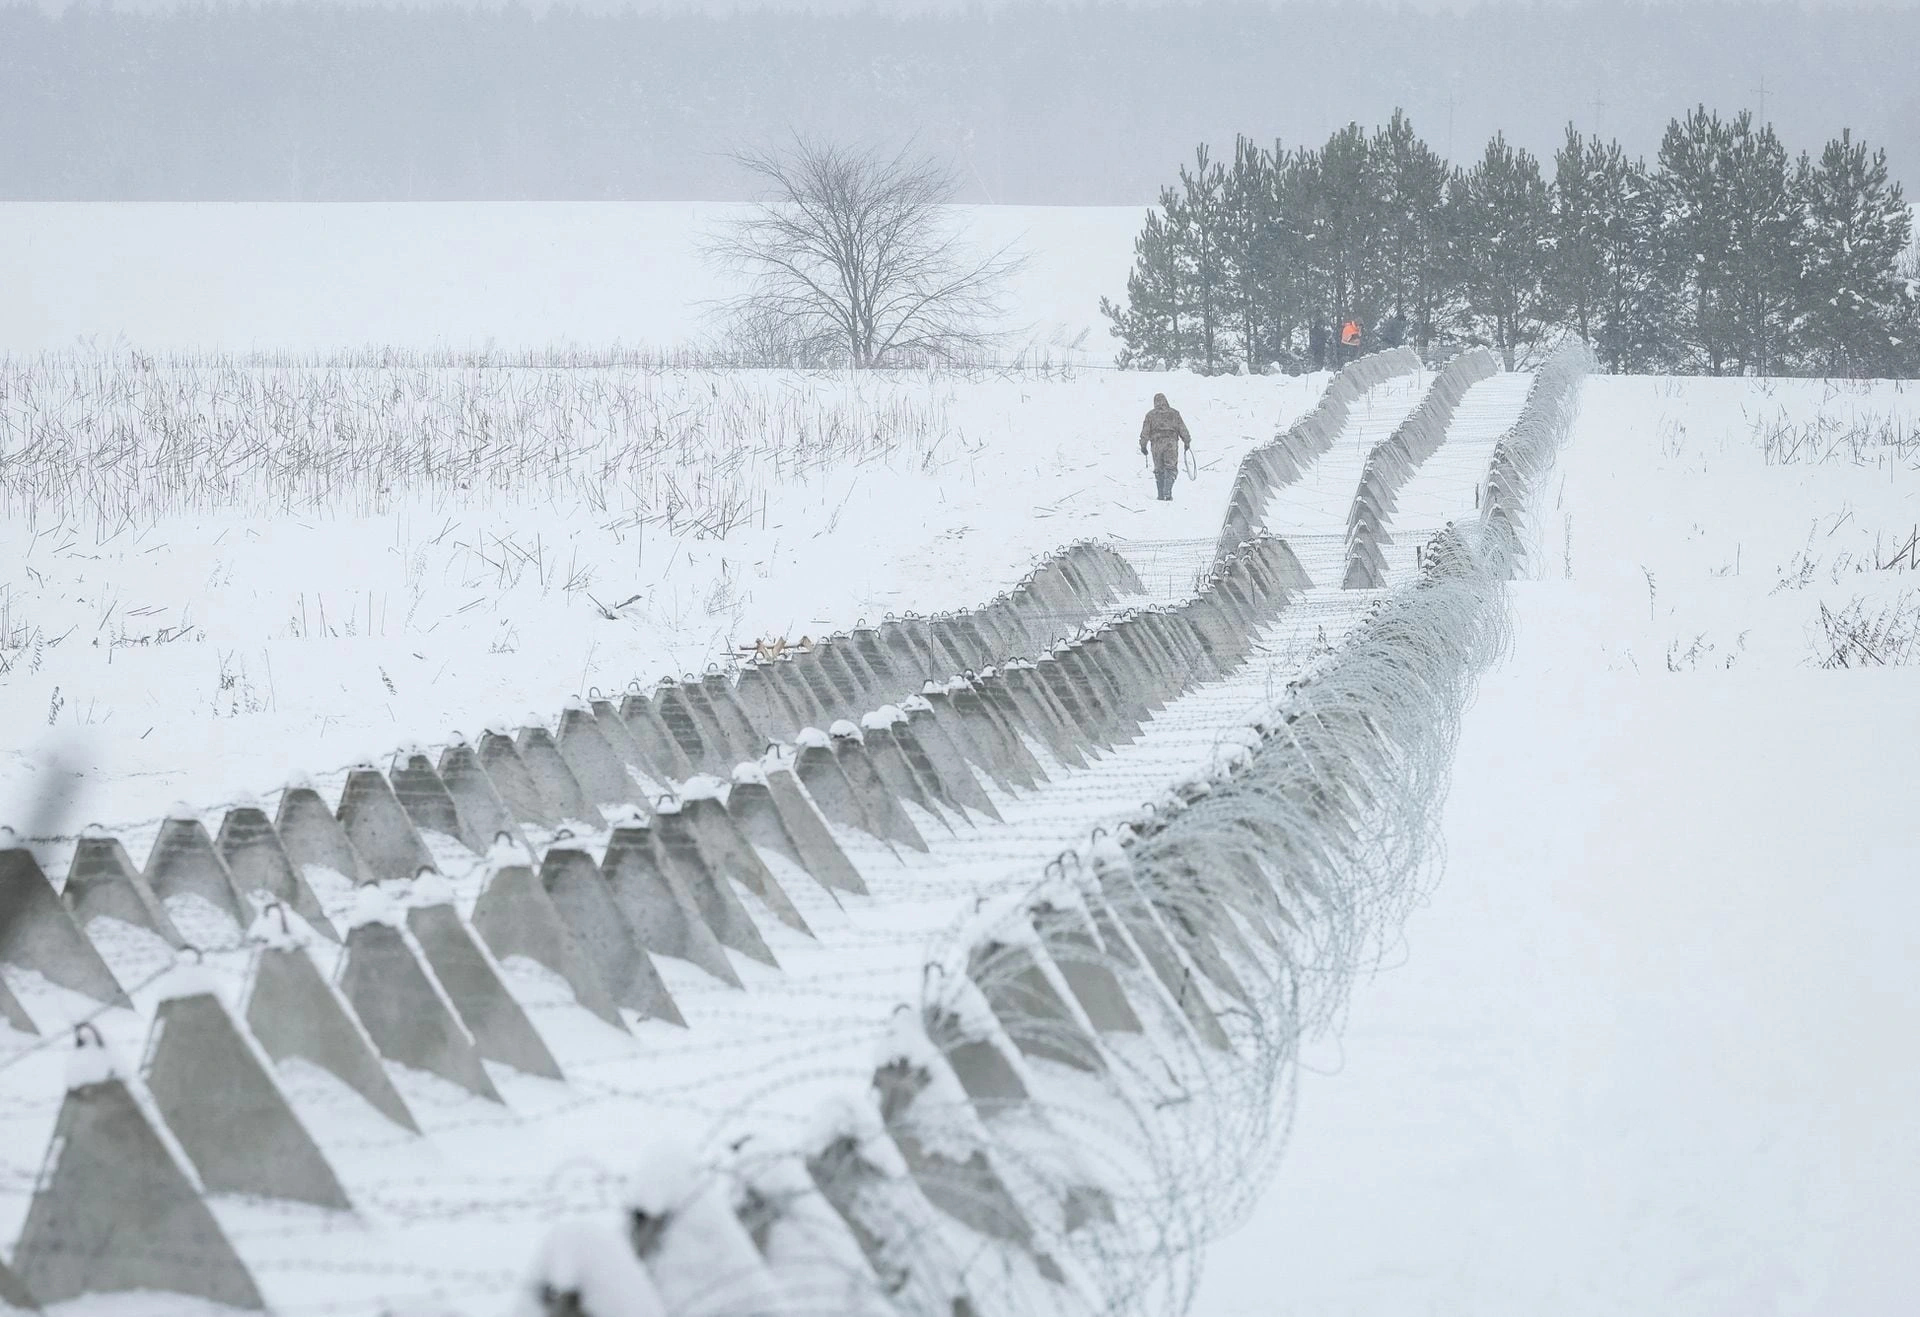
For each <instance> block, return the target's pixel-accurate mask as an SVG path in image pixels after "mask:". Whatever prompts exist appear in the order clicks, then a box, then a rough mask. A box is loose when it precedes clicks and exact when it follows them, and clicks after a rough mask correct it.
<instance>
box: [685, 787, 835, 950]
mask: <svg viewBox="0 0 1920 1317" xmlns="http://www.w3.org/2000/svg"><path fill="white" fill-rule="evenodd" d="M680 816H681V817H682V818H683V819H685V820H686V822H687V825H688V826H689V827H690V828H691V829H692V830H693V835H694V837H695V838H696V839H697V840H698V842H699V845H700V849H701V851H702V852H703V853H704V854H705V855H706V857H707V862H708V863H709V864H710V865H711V866H712V867H713V869H714V871H715V872H717V873H722V874H725V875H726V876H727V877H728V878H731V879H732V880H733V881H735V882H737V883H739V884H740V885H741V886H742V887H745V888H746V889H747V890H748V891H750V892H752V893H753V894H754V895H755V896H757V897H759V898H760V899H761V900H762V901H764V902H766V905H767V909H769V910H771V911H772V912H773V916H774V918H776V919H778V920H779V921H780V922H781V923H783V924H785V925H786V926H787V927H789V928H791V929H793V930H794V931H796V932H800V933H805V934H806V935H807V936H808V937H812V936H813V930H812V929H811V928H808V927H807V921H806V920H805V919H803V918H802V917H801V915H800V910H799V908H798V907H797V906H795V905H794V903H793V900H792V898H791V897H789V896H788V895H787V892H786V889H785V888H783V887H781V886H780V882H779V880H778V879H777V878H775V877H774V876H773V871H772V870H770V869H768V868H767V866H766V865H765V864H764V863H763V862H762V861H761V859H760V857H759V856H758V855H756V854H754V852H753V847H752V846H750V845H749V844H748V843H747V839H746V837H745V835H744V834H742V832H741V830H740V827H739V825H738V824H737V823H736V822H735V821H734V819H733V815H732V811H731V810H730V809H729V808H728V807H727V806H726V805H723V804H721V803H720V801H719V799H718V798H717V797H714V796H696V797H690V798H689V799H687V800H685V801H683V802H681V806H680Z"/></svg>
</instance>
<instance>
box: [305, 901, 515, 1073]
mask: <svg viewBox="0 0 1920 1317" xmlns="http://www.w3.org/2000/svg"><path fill="white" fill-rule="evenodd" d="M340 988H341V991H342V992H343V993H344V994H345V996H346V998H347V1001H348V1002H349V1003H350V1004H351V1005H352V1007H353V1010H354V1014H356V1015H358V1016H359V1017H360V1022H361V1023H362V1024H364V1025H365V1026H366V1029H367V1034H368V1036H369V1037H371V1038H372V1039H373V1045H374V1047H375V1048H376V1049H378V1050H379V1052H380V1055H381V1056H384V1057H385V1058H386V1059H387V1060H389V1061H397V1062H399V1063H400V1064H401V1065H408V1066H412V1067H413V1068H414V1069H416V1070H425V1071H427V1072H428V1073H429V1074H435V1075H438V1076H440V1077H441V1078H442V1079H445V1080H448V1081H449V1082H451V1083H454V1084H458V1085H459V1086H460V1087H461V1088H464V1089H466V1090H467V1091H468V1092H469V1093H472V1094H474V1095H475V1096H476V1097H482V1098H485V1099H487V1100H488V1101H489V1102H501V1101H503V1099H502V1098H501V1096H500V1092H499V1090H498V1089H496V1088H495V1087H494V1086H493V1080H492V1079H490V1078H488V1077H487V1071H486V1067H485V1066H483V1065H482V1064H481V1063H480V1053H479V1052H478V1051H477V1050H476V1049H475V1047H474V1044H473V1038H472V1036H471V1035H469V1034H468V1033H467V1031H466V1029H465V1027H464V1026H462V1025H461V1023H460V1021H459V1019H458V1018H457V1017H456V1016H455V1015H454V1012H453V1007H452V1006H451V1005H450V1004H449V1002H448V1001H447V998H446V996H445V994H444V993H443V992H442V991H441V990H440V987H439V985H438V984H436V983H435V982H434V980H433V978H432V977H431V974H430V972H429V971H428V970H427V968H426V967H425V966H424V965H422V964H421V963H420V959H419V957H417V956H416V955H414V952H413V948H412V947H410V946H408V945H407V939H406V937H405V935H404V934H402V933H401V931H400V930H399V929H397V928H395V927H393V926H392V925H391V924H385V923H379V922H370V923H364V924H361V925H360V926H359V927H358V928H355V929H354V930H353V931H352V932H350V933H348V934H347V952H346V956H345V958H344V959H343V960H342V962H341V966H340Z"/></svg>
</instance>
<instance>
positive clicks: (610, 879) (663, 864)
mask: <svg viewBox="0 0 1920 1317" xmlns="http://www.w3.org/2000/svg"><path fill="white" fill-rule="evenodd" d="M656 821H657V820H656ZM601 871H602V872H603V873H604V874H605V875H606V882H607V885H608V887H609V889H610V890H611V891H612V893H613V896H614V899H615V900H617V901H618V902H619V903H620V909H621V910H622V911H623V912H625V914H626V917H627V921H628V922H629V923H630V924H631V925H632V926H633V931H634V934H635V935H636V936H637V937H638V938H639V939H640V944H641V945H642V946H644V947H645V948H646V949H647V950H648V951H650V952H652V953H653V954H654V955H656V956H674V957H677V958H679V959H681V960H684V961H686V962H687V963H688V964H691V965H696V966H698V967H699V968H701V969H703V970H705V971H706V972H707V973H709V974H711V975H713V976H714V977H715V978H717V979H719V980H720V981H721V982H722V983H725V984H727V985H728V986H729V987H734V988H737V987H740V986H741V984H740V976H739V974H738V973H737V972H736V971H735V970H734V968H733V963H732V962H731V961H729V960H728V959H727V954H726V952H725V951H724V950H723V949H722V948H721V945H720V940H719V938H718V936H717V935H716V933H715V931H714V929H713V927H712V926H711V925H710V924H709V923H708V922H707V918H706V914H705V912H704V910H703V909H702V907H701V904H700V900H699V898H698V896H697V895H696V894H695V892H694V890H693V888H692V886H691V885H690V884H689V883H688V881H687V875H686V874H685V873H684V872H683V870H682V869H681V867H680V866H679V865H676V864H673V863H671V862H670V861H669V860H668V858H667V855H666V852H665V849H664V847H663V846H662V844H661V842H660V838H659V837H658V836H657V835H656V834H655V831H654V829H653V828H652V827H649V826H645V825H639V824H635V825H630V826H627V827H620V828H615V829H614V830H613V836H612V837H611V838H610V839H609V840H608V842H607V853H606V858H605V859H604V860H602V861H601Z"/></svg>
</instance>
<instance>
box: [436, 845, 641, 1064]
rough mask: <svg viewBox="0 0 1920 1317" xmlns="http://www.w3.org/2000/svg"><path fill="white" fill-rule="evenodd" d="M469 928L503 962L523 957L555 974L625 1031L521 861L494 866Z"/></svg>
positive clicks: (587, 959)
mask: <svg viewBox="0 0 1920 1317" xmlns="http://www.w3.org/2000/svg"><path fill="white" fill-rule="evenodd" d="M473 928H474V931H475V932H476V933H478V934H479V935H480V937H481V940H482V941H484V942H485V943H486V944H487V949H488V950H489V951H491V952H493V954H494V957H495V958H496V959H497V960H500V961H502V962H504V961H506V960H507V959H508V958H509V957H511V956H525V957H526V958H527V959H528V960H531V961H533V962H534V963H535V964H536V965H541V966H544V967H545V968H546V969H548V970H550V971H552V972H553V973H555V974H558V975H559V976H560V977H561V978H563V979H565V980H566V981H567V986H568V987H570V988H571V989H572V990H573V999H574V1000H575V1001H577V1002H579V1003H580V1004H581V1005H582V1006H584V1007H586V1008H587V1009H588V1010H590V1011H592V1012H593V1013H594V1014H595V1015H597V1016H599V1017H600V1018H601V1019H603V1020H605V1021H606V1022H607V1023H608V1024H611V1025H612V1026H613V1027H614V1028H616V1029H619V1030H621V1031H622V1032H624V1031H625V1030H626V1027H627V1025H626V1021H624V1020H623V1019H621V1018H620V1009H619V1007H618V1006H616V1005H615V1004H614V1000H613V997H612V996H611V994H609V993H608V991H607V988H606V985H605V984H604V983H603V982H601V979H600V975H599V973H598V971H596V970H595V968H594V965H593V961H592V959H591V958H590V957H589V956H588V954H587V951H586V949H585V948H584V947H582V946H581V945H580V943H579V942H578V940H577V939H575V937H574V936H573V934H572V933H571V932H569V931H568V929H567V925H566V922H565V921H564V920H562V919H561V918H560V911H559V910H558V908H556V907H555V905H554V903H553V898H551V897H549V896H548V895H547V890H546V888H544V887H542V886H541V885H540V880H539V879H538V878H536V877H534V874H533V870H532V869H530V868H529V867H527V866H526V865H524V864H505V865H501V866H500V867H499V868H497V869H495V870H494V872H493V875H492V876H491V877H490V878H488V879H487V885H486V886H485V887H484V888H483V889H481V892H480V899H479V901H478V902H476V903H475V905H474V907H473Z"/></svg>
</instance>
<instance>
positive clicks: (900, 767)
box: [861, 714, 953, 835]
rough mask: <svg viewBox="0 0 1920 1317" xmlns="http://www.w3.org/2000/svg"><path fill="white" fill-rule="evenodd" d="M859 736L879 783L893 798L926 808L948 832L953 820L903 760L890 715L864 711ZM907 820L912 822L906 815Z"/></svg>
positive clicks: (910, 766)
mask: <svg viewBox="0 0 1920 1317" xmlns="http://www.w3.org/2000/svg"><path fill="white" fill-rule="evenodd" d="M862 722H863V726H862V728H861V739H862V741H863V742H864V744H865V746H866V751H867V758H868V759H869V760H871V761H872V763H873V768H874V771H875V772H876V773H878V774H879V775H880V783H881V785H882V786H883V787H885V788H886V790H887V793H888V794H889V795H891V796H892V797H893V798H894V800H896V801H900V802H911V803H913V804H915V805H918V806H919V807H920V808H921V809H922V810H924V811H926V813H927V815H928V817H930V818H932V819H933V820H934V821H935V822H937V823H939V824H940V826H941V827H943V828H945V829H946V830H947V832H948V834H949V835H951V834H952V833H953V824H952V823H950V822H949V821H948V820H947V816H946V815H945V814H943V813H941V811H940V807H939V806H938V805H937V804H935V803H934V797H933V794H932V793H931V792H929V791H928V790H927V787H926V786H925V785H924V784H923V783H922V782H921V781H920V779H919V777H918V776H917V775H916V774H915V773H914V771H913V765H912V764H910V763H908V762H907V756H906V752H905V751H903V750H901V748H900V740H899V738H898V737H896V736H895V735H894V733H893V724H892V722H891V720H890V719H886V718H882V717H881V716H879V715H877V714H868V715H867V717H866V718H865V719H863V720H862ZM908 822H912V819H911V818H909V819H908Z"/></svg>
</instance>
